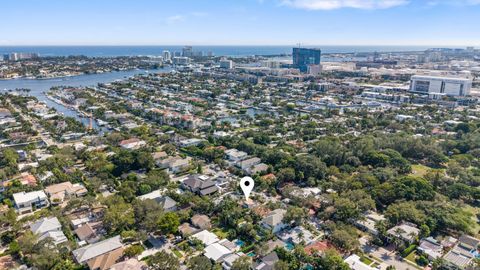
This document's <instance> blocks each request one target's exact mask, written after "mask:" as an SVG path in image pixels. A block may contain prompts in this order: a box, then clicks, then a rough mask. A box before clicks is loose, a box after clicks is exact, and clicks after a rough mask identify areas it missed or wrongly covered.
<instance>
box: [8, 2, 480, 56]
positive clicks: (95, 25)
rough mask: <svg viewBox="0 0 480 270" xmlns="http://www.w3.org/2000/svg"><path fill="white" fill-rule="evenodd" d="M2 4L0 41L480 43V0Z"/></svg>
mask: <svg viewBox="0 0 480 270" xmlns="http://www.w3.org/2000/svg"><path fill="white" fill-rule="evenodd" d="M2 7H3V9H4V10H6V11H8V12H5V13H4V16H3V18H4V21H5V22H7V23H4V24H3V25H2V26H0V30H1V32H2V33H3V34H2V37H0V46H101V45H105V46H163V45H168V46H174V45H194V46H195V45H197V46H200V45H205V46H212V45H219V46H249V45H250V46H252V45H253V46H292V45H295V44H297V43H301V44H302V46H306V47H309V46H322V45H324V46H349V45H350V46H377V45H379V46H382V45H383V46H480V38H479V36H480V29H478V27H475V25H474V24H473V23H471V22H473V21H475V19H476V15H477V14H478V12H479V11H480V1H479V0H461V1H450V0H436V1H434V0H432V1H430V0H425V1H423V0H422V1H408V0H234V1H228V3H226V2H225V1H218V0H214V1H205V0H200V1H198V0H197V1H195V0H182V1H165V2H161V3H159V2H155V1H152V0H140V1H136V2H135V3H133V2H130V1H126V0H120V1H113V0H104V1H101V2H100V3H98V2H94V1H91V0H87V1H78V0H75V1H68V2H66V3H64V2H62V1H59V0H51V1H48V2H45V1H38V0H19V1H15V3H13V2H12V3H4V4H3V6H2ZM19 7H21V8H19Z"/></svg>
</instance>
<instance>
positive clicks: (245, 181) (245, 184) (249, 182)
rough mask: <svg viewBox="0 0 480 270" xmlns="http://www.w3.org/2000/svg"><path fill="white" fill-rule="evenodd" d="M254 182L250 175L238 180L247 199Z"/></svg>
mask: <svg viewBox="0 0 480 270" xmlns="http://www.w3.org/2000/svg"><path fill="white" fill-rule="evenodd" d="M254 185H255V182H253V179H252V178H251V177H248V176H245V177H243V178H242V179H241V180H240V187H241V188H242V190H243V194H245V199H246V200H247V201H248V197H250V192H252V190H253V186H254Z"/></svg>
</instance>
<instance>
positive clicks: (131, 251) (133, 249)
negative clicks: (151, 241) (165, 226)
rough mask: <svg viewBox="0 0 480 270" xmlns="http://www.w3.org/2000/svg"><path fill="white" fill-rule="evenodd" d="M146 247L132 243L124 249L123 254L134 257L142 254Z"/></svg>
mask: <svg viewBox="0 0 480 270" xmlns="http://www.w3.org/2000/svg"><path fill="white" fill-rule="evenodd" d="M144 250H145V249H144V248H143V247H142V246H141V245H131V246H129V247H127V248H126V249H125V250H124V251H123V255H125V256H127V257H129V258H132V257H135V256H137V255H140V254H141V253H142V252H143V251H144Z"/></svg>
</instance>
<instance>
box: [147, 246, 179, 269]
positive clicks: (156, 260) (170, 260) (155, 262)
mask: <svg viewBox="0 0 480 270" xmlns="http://www.w3.org/2000/svg"><path fill="white" fill-rule="evenodd" d="M148 265H150V266H151V267H152V268H153V269H155V270H177V269H180V262H179V261H178V259H177V257H176V256H175V255H173V254H170V253H167V252H166V251H164V250H162V251H160V252H157V253H155V254H154V255H152V256H151V257H150V258H149V260H148Z"/></svg>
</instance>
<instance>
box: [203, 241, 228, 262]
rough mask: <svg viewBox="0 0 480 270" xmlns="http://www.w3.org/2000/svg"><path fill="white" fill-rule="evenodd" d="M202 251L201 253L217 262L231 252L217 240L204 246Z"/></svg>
mask: <svg viewBox="0 0 480 270" xmlns="http://www.w3.org/2000/svg"><path fill="white" fill-rule="evenodd" d="M204 252H205V253H204V254H203V255H205V257H207V258H209V259H210V260H212V261H214V262H219V261H220V260H221V259H222V258H224V257H225V256H227V255H228V254H231V253H232V252H231V251H230V250H229V249H228V248H226V247H225V246H223V245H222V244H220V243H218V242H216V243H212V244H210V245H208V246H207V247H205V249H204Z"/></svg>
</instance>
